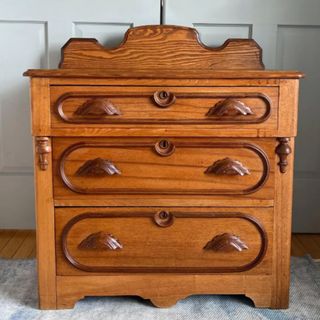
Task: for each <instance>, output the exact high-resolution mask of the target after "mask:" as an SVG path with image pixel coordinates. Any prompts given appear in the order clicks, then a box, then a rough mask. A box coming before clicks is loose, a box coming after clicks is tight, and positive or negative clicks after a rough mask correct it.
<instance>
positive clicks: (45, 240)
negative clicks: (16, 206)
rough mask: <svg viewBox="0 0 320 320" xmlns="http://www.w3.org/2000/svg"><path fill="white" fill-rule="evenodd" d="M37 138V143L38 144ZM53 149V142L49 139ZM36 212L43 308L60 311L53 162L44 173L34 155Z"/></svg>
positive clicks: (40, 292)
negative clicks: (57, 282) (57, 285)
mask: <svg viewBox="0 0 320 320" xmlns="http://www.w3.org/2000/svg"><path fill="white" fill-rule="evenodd" d="M35 140H36V138H35V139H34V142H35ZM48 145H49V146H50V147H51V139H50V138H49V139H48ZM34 159H35V163H34V179H35V188H36V193H35V208H36V228H37V261H38V263H37V270H38V283H39V286H38V289H39V307H40V308H41V309H55V308H56V262H55V254H56V253H55V246H54V208H53V188H52V184H51V183H50V181H51V179H52V160H51V157H48V163H47V169H46V170H41V168H40V167H39V166H38V163H37V154H34Z"/></svg>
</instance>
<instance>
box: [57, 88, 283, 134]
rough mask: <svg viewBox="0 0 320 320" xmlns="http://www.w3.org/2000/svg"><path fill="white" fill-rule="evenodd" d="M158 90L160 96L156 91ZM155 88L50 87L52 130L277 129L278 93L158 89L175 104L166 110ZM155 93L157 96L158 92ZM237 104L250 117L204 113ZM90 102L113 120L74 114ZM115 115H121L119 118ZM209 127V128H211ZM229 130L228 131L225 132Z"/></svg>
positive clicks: (275, 89) (243, 90)
mask: <svg viewBox="0 0 320 320" xmlns="http://www.w3.org/2000/svg"><path fill="white" fill-rule="evenodd" d="M162 89H163V90H162ZM157 90H160V88H159V87H152V86H151V87H130V88H127V87H112V86H108V87H107V86H106V87H98V86H96V87H95V86H90V87H89V86H86V87H68V86H65V87H61V86H59V87H58V86H57V87H52V88H51V101H52V102H51V105H52V111H51V116H52V127H53V128H61V127H75V126H76V127H77V126H78V125H82V126H83V127H84V126H85V125H88V124H89V125H91V126H96V127H103V125H104V124H109V125H117V124H132V123H135V124H138V123H139V124H161V123H163V124H166V125H167V124H194V125H197V124H202V125H210V124H213V125H216V126H219V127H222V126H223V125H226V124H228V125H232V124H233V125H234V126H233V127H234V128H236V127H239V125H240V126H242V127H245V125H248V124H250V125H251V126H250V127H251V128H265V129H275V130H276V129H277V117H278V116H277V114H278V111H277V110H278V89H277V88H265V87H251V88H246V87H243V88H239V87H237V88H230V89H229V88H224V87H213V88H207V87H198V86H197V87H164V88H161V90H162V91H165V92H169V91H170V92H171V93H172V94H174V96H175V101H174V102H172V103H171V104H170V105H169V106H167V107H165V108H163V107H161V108H160V107H158V105H157V103H156V102H155V101H154V94H155V93H157V92H159V91H157ZM162 91H160V92H162ZM226 99H227V100H228V99H237V101H238V104H239V103H240V104H243V105H244V104H245V105H247V108H250V110H252V112H251V114H250V115H249V114H247V115H246V116H245V115H241V114H240V115H239V114H237V115H236V116H235V115H234V116H232V115H231V116H230V115H227V116H226V115H224V117H222V116H221V115H219V114H211V113H210V116H209V115H208V113H209V112H210V110H211V109H212V108H214V109H216V106H217V105H218V104H219V103H220V104H221V103H222V102H224V101H225V100H226ZM92 101H96V104H97V103H98V101H100V102H101V105H102V106H103V105H104V104H103V103H104V102H103V101H108V103H109V104H112V106H113V108H117V113H116V116H110V115H109V114H105V115H103V114H100V115H99V116H96V115H94V116H88V115H86V114H82V113H81V114H79V108H80V109H81V110H82V108H83V106H84V105H85V106H86V105H88V104H90V103H92ZM120 113H121V114H120ZM212 127H214V126H212ZM231 127H232V126H231Z"/></svg>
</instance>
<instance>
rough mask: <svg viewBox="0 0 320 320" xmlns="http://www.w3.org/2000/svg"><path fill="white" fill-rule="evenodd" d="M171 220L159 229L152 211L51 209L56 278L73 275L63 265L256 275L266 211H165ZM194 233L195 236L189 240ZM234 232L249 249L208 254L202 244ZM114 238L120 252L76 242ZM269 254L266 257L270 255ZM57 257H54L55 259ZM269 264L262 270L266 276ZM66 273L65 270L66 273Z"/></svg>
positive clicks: (263, 243)
mask: <svg viewBox="0 0 320 320" xmlns="http://www.w3.org/2000/svg"><path fill="white" fill-rule="evenodd" d="M167 211H169V212H170V213H171V214H172V216H173V217H174V221H173V220H172V223H171V224H170V225H168V226H167V227H166V228H161V227H160V228H159V225H158V224H157V223H155V221H154V216H155V214H156V213H157V212H158V210H157V209H152V210H151V209H149V210H146V209H145V208H134V209H133V208H132V209H122V210H114V211H113V210H112V209H109V210H106V211H101V210H99V209H94V208H86V209H78V210H72V209H67V208H64V209H60V208H59V209H56V235H57V240H56V241H57V252H60V250H61V246H62V249H63V251H62V252H61V254H62V259H60V258H59V259H58V261H57V265H58V274H59V275H72V274H77V270H76V269H75V270H73V271H72V269H70V268H67V269H66V268H65V262H64V260H65V259H67V260H68V262H69V264H71V265H73V266H74V267H75V268H77V269H79V270H82V271H86V272H90V273H92V272H97V273H100V272H104V273H108V272H109V273H114V272H115V273H119V272H125V273H128V272H138V273H141V272H143V273H146V272H147V273H149V272H151V273H159V272H161V273H234V272H244V271H249V270H251V269H253V268H254V267H255V270H256V271H255V272H262V270H261V268H259V267H257V265H259V264H260V263H261V261H262V259H263V258H264V256H265V254H266V252H267V248H268V235H267V234H269V235H271V234H272V230H271V229H270V227H272V221H271V220H272V216H271V215H270V212H271V209H269V211H268V210H261V212H260V211H259V210H258V209H256V210H253V211H252V210H250V213H252V212H254V215H252V214H248V213H246V212H245V210H244V211H243V212H233V211H227V210H223V211H222V212H218V211H216V210H212V209H211V210H210V209H206V210H203V209H200V211H197V209H194V211H192V210H190V209H188V210H186V211H184V209H181V208H179V209H174V211H172V210H171V209H168V210H167ZM194 230H196V236H191V235H192V233H193V231H194ZM228 232H233V233H237V234H238V235H239V236H240V237H241V238H242V240H243V241H245V242H246V243H247V244H248V246H249V247H250V249H248V250H246V251H245V252H241V254H240V253H239V252H228V253H224V252H211V251H210V250H204V247H205V245H206V244H207V243H208V241H210V240H211V239H212V237H213V236H215V235H220V234H222V233H228ZM101 233H103V234H105V233H107V234H110V233H111V234H114V235H116V237H117V238H118V239H121V244H122V250H121V251H118V250H116V251H114V252H111V251H109V250H98V251H97V250H86V251H82V250H79V243H82V241H83V240H82V239H85V238H87V237H88V236H90V237H91V235H92V234H94V235H98V234H101ZM270 254H271V252H270ZM58 256H59V257H60V254H58ZM268 268H270V260H269V259H266V261H265V262H264V264H263V265H262V269H263V272H268V271H267V269H268ZM69 270H70V271H69Z"/></svg>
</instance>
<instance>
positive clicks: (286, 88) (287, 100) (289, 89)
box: [278, 80, 299, 137]
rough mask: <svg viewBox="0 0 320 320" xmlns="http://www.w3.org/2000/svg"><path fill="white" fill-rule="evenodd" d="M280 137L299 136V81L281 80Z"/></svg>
mask: <svg viewBox="0 0 320 320" xmlns="http://www.w3.org/2000/svg"><path fill="white" fill-rule="evenodd" d="M279 89H280V90H279V109H278V110H279V111H278V112H279V115H278V119H279V123H278V128H279V130H278V136H279V137H295V136H296V135H297V122H298V121H297V119H298V97H299V96H298V92H299V80H280V87H279Z"/></svg>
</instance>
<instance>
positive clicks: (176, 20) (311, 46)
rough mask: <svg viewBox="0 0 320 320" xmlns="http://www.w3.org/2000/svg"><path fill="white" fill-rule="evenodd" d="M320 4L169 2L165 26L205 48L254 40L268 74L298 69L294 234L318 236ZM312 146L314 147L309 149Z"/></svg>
mask: <svg viewBox="0 0 320 320" xmlns="http://www.w3.org/2000/svg"><path fill="white" fill-rule="evenodd" d="M319 12H320V2H319V1H317V0H310V1H299V0H283V1H276V0H271V1H263V0H258V1H257V0H231V1H223V0H216V1H208V0H200V1H197V2H194V1H191V0H165V3H164V10H163V17H162V20H163V21H164V23H166V24H178V25H186V26H191V27H195V28H196V29H198V31H199V33H200V38H201V40H202V41H203V42H204V43H205V44H206V45H211V46H213V45H215V46H217V45H221V44H222V43H223V42H224V40H225V39H227V38H239V37H240V38H253V39H255V40H256V41H257V42H258V43H259V45H260V46H261V47H262V49H263V62H264V64H265V66H266V68H267V69H297V70H300V71H303V72H305V73H306V79H305V80H303V81H301V90H300V101H299V129H298V137H297V141H296V162H295V182H294V186H295V187H294V208H293V230H294V231H295V232H320V218H319V212H318V211H319V210H318V206H317V202H316V199H317V196H319V190H320V161H319V159H320V140H319V139H317V138H318V137H319V136H320V126H319V124H318V121H314V120H313V119H319V116H320V109H319V107H318V101H319V98H320V91H319V89H318V83H319V77H320V64H319V62H318V60H319V58H318V57H319V54H320V21H319ZM310 141H312V143H310Z"/></svg>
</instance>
